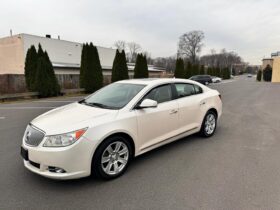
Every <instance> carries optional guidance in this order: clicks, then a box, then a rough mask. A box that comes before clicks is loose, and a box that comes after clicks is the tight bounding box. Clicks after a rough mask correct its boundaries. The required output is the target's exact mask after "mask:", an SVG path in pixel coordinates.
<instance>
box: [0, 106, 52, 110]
mask: <svg viewBox="0 0 280 210" xmlns="http://www.w3.org/2000/svg"><path fill="white" fill-rule="evenodd" d="M55 108H57V107H56V106H48V107H43V106H39V107H34V106H33V107H30V106H26V107H0V110H18V109H55Z"/></svg>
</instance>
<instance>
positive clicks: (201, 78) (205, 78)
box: [190, 75, 212, 85]
mask: <svg viewBox="0 0 280 210" xmlns="http://www.w3.org/2000/svg"><path fill="white" fill-rule="evenodd" d="M190 79H191V80H194V81H196V82H199V83H201V84H203V85H208V84H209V83H212V78H211V76H210V75H195V76H192V77H191V78H190Z"/></svg>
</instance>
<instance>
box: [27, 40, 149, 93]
mask: <svg viewBox="0 0 280 210" xmlns="http://www.w3.org/2000/svg"><path fill="white" fill-rule="evenodd" d="M135 61H136V62H135V67H134V78H148V77H149V72H148V64H147V57H146V55H145V54H142V53H138V54H137V55H136V60H135ZM125 79H129V74H128V67H127V60H126V53H125V51H124V50H118V49H117V50H116V55H115V58H114V61H113V67H112V76H111V82H116V81H119V80H125ZM25 81H26V86H27V89H28V90H29V91H36V92H38V93H39V95H40V96H41V97H49V96H56V95H58V94H60V86H59V84H58V81H57V78H56V76H55V72H54V69H53V66H52V63H51V61H50V59H49V56H48V53H47V52H46V51H43V49H42V46H41V45H40V44H39V46H38V51H36V48H35V46H34V45H32V46H31V47H30V48H29V49H28V50H27V54H26V59H25ZM79 86H80V87H81V88H84V89H85V92H87V93H91V92H94V91H96V90H98V89H100V88H102V87H103V72H102V66H101V63H100V59H99V54H98V50H97V47H96V46H94V45H93V44H92V43H89V44H88V43H86V44H83V46H82V53H81V64H80V78H79Z"/></svg>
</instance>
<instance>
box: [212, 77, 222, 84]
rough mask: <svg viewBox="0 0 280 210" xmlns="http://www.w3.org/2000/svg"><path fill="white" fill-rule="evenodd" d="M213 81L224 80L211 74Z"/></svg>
mask: <svg viewBox="0 0 280 210" xmlns="http://www.w3.org/2000/svg"><path fill="white" fill-rule="evenodd" d="M211 79H212V82H213V83H219V82H221V81H222V78H221V77H215V76H211Z"/></svg>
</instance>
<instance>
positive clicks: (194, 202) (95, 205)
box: [0, 77, 280, 210]
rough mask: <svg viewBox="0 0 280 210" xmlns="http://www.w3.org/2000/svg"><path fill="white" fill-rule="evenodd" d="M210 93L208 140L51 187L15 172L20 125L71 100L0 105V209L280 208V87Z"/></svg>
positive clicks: (244, 83) (238, 84) (231, 87)
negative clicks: (215, 97) (117, 172)
mask: <svg viewBox="0 0 280 210" xmlns="http://www.w3.org/2000/svg"><path fill="white" fill-rule="evenodd" d="M212 87H213V88H216V89H218V90H219V91H220V92H221V93H222V98H223V102H224V113H223V116H222V119H221V121H220V123H219V127H218V129H217V133H216V135H215V136H214V137H212V138H210V139H207V140H205V139H202V138H200V137H198V136H195V135H194V136H191V137H188V138H184V139H182V140H180V141H177V142H175V143H172V144H169V145H167V146H164V147H162V148H160V149H157V150H155V151H152V152H150V153H147V154H145V155H143V156H140V157H138V158H136V160H135V161H134V162H133V164H131V166H130V168H129V169H128V171H127V173H126V174H125V175H124V176H122V177H120V178H119V179H116V180H113V181H109V182H102V181H97V180H94V179H92V178H84V179H81V180H74V181H53V180H49V179H46V178H43V177H40V176H37V175H35V174H33V173H31V172H29V171H27V170H26V169H25V168H24V167H23V163H22V159H21V157H20V156H19V148H20V145H21V137H22V134H23V132H24V129H25V127H26V125H27V123H28V122H29V121H30V120H31V119H33V118H34V117H35V116H37V115H39V114H40V113H43V112H45V111H47V110H48V109H51V108H53V107H57V106H61V105H63V104H67V103H69V102H70V101H74V100H77V98H60V99H51V100H46V99H45V100H40V101H34V102H22V103H13V104H2V105H0V143H1V146H0V170H1V172H0V209H40V208H41V209H51V208H52V209H246V210H247V209H280V112H279V110H280V85H279V84H278V85H277V84H268V83H256V82H255V81H254V79H247V78H245V77H243V78H241V79H237V81H234V82H229V83H224V84H217V85H213V86H212ZM77 155H79V154H77ZM73 158H75V157H73Z"/></svg>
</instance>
